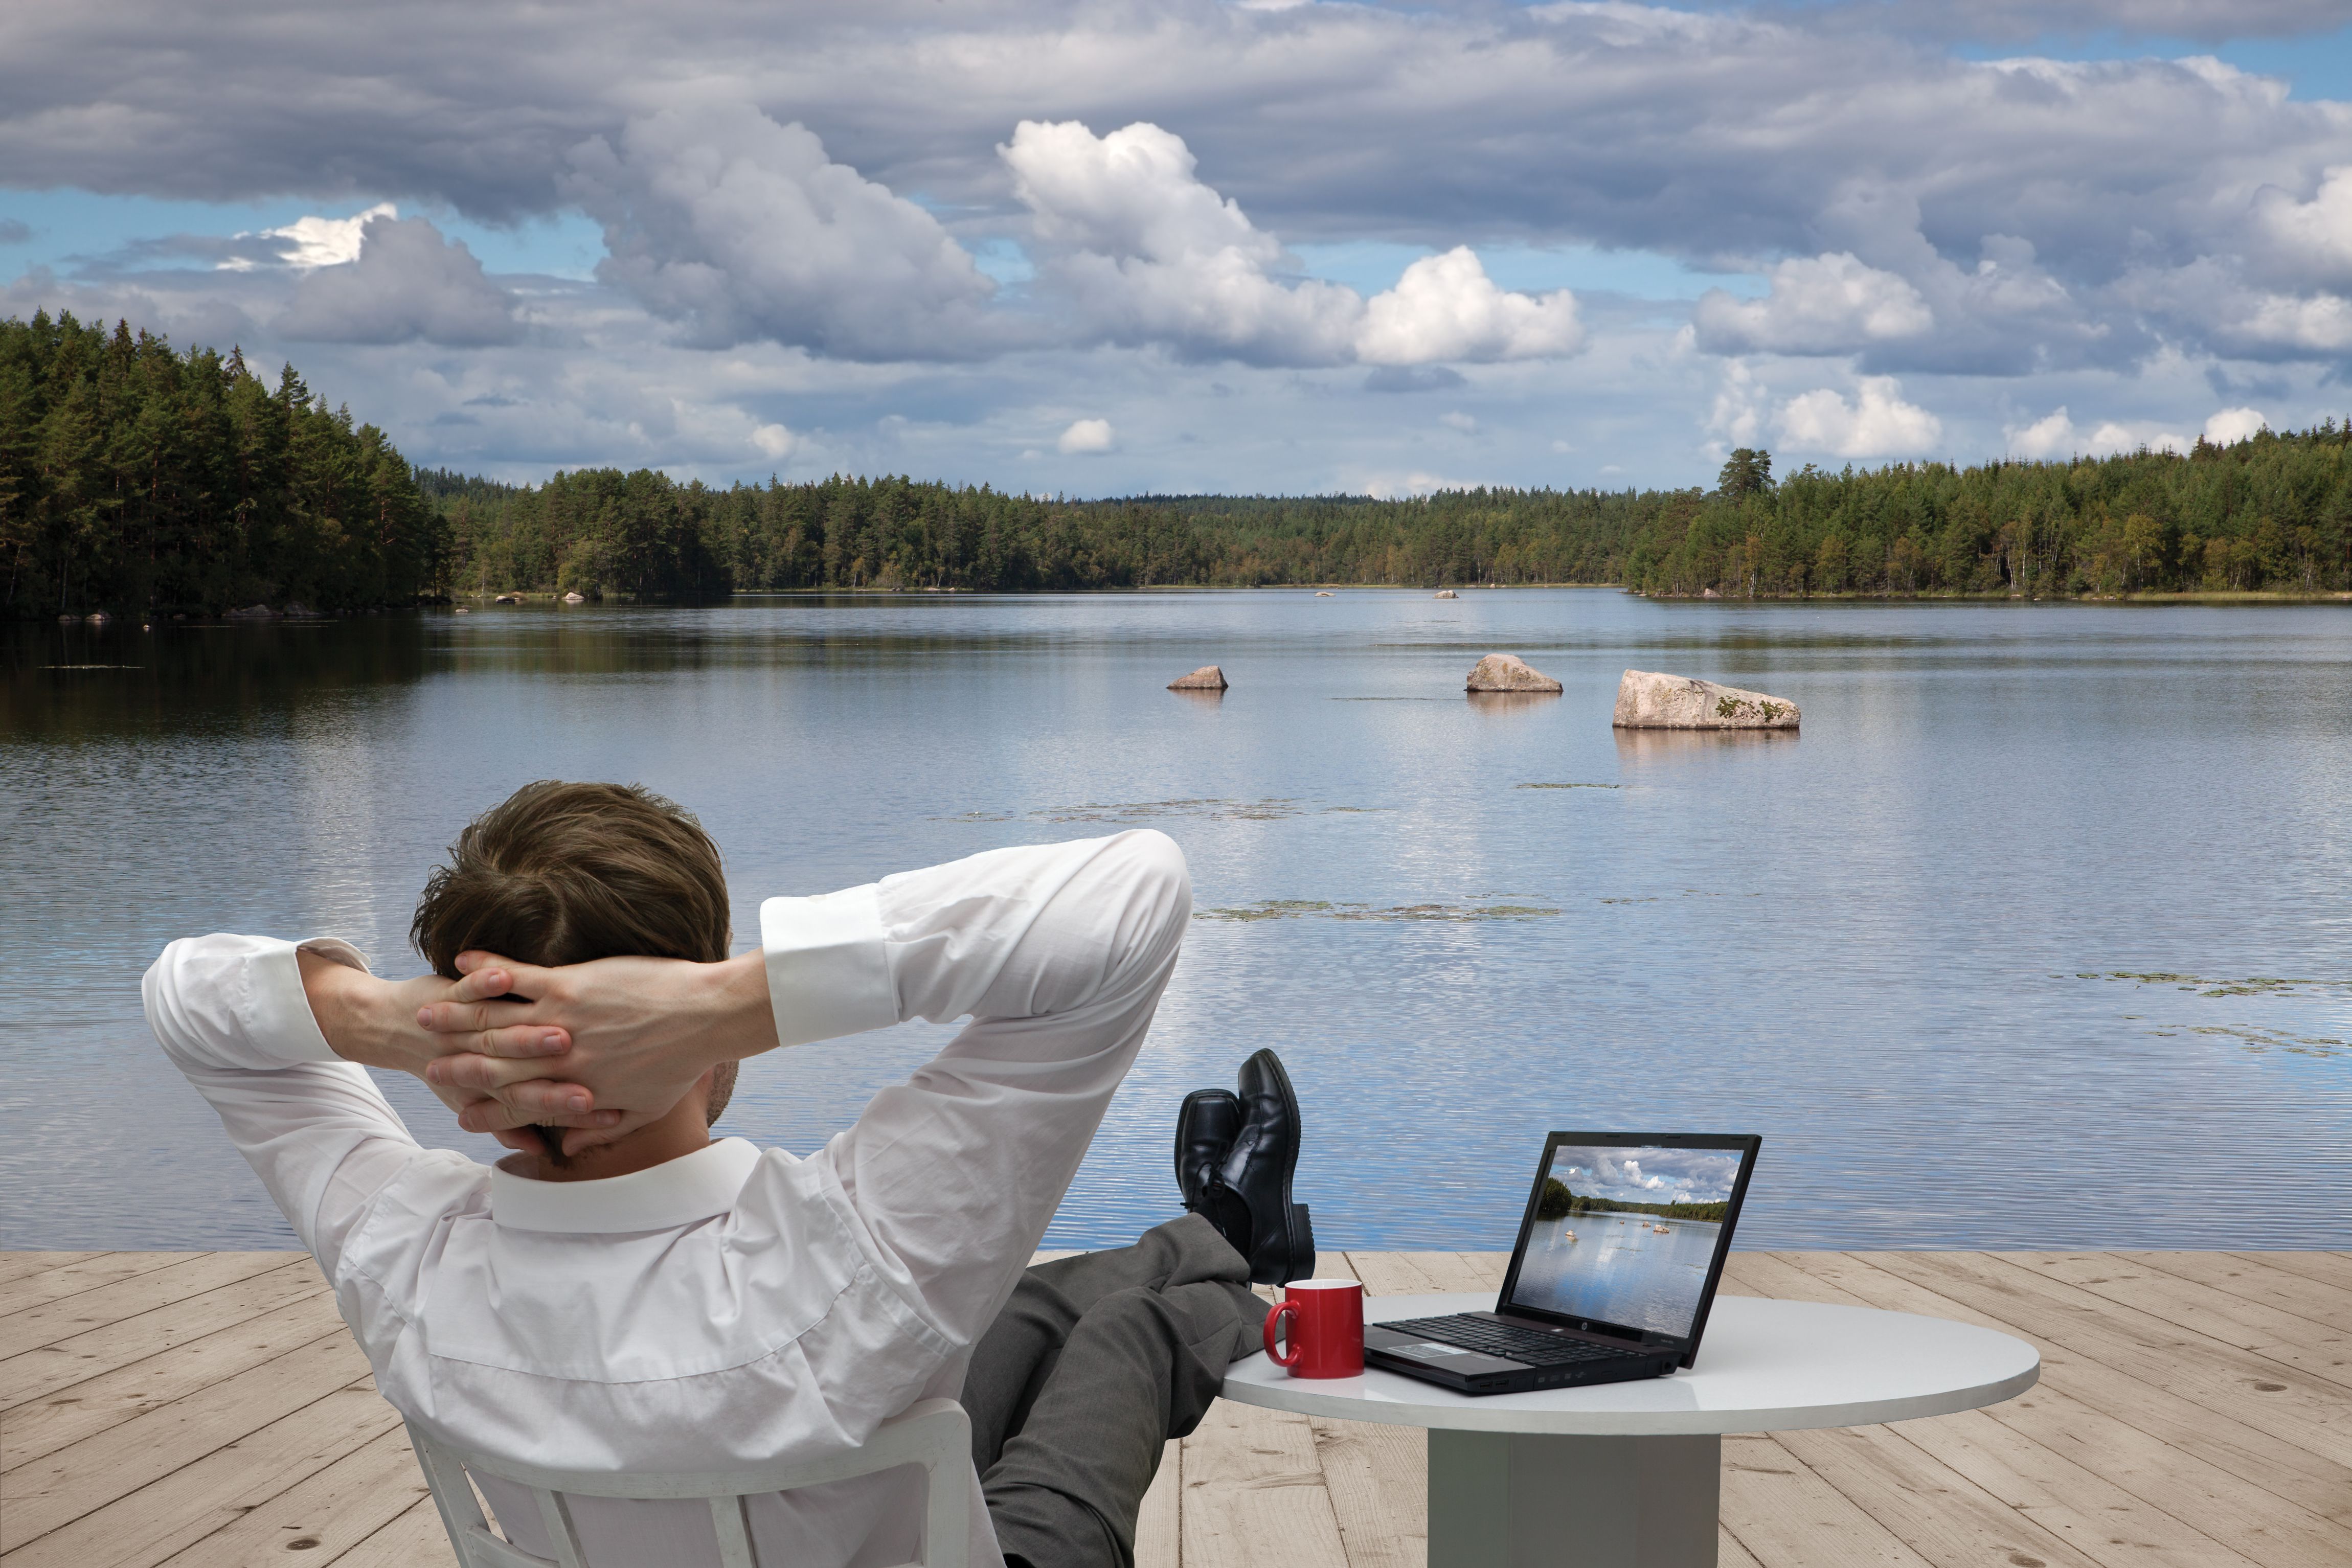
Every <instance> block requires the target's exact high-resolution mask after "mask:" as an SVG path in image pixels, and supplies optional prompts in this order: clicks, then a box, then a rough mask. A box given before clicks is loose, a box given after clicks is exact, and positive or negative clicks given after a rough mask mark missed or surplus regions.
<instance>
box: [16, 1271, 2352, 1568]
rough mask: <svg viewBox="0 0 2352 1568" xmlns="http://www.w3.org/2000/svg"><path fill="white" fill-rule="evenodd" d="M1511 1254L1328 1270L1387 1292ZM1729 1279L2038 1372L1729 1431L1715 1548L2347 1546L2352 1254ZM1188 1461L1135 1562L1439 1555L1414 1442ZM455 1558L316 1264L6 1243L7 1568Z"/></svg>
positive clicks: (1338, 1563) (2333, 1564) (1396, 1565)
mask: <svg viewBox="0 0 2352 1568" xmlns="http://www.w3.org/2000/svg"><path fill="white" fill-rule="evenodd" d="M1502 1263H1503V1259H1502V1257H1501V1256H1500V1255H1497V1254H1488V1253H1428V1252H1421V1253H1395V1252H1387V1253H1383V1252H1356V1253H1347V1254H1327V1255H1326V1257H1325V1259H1324V1260H1323V1265H1322V1271H1323V1272H1325V1273H1327V1274H1328V1273H1332V1272H1336V1271H1338V1270H1339V1268H1341V1267H1346V1268H1349V1269H1352V1270H1353V1271H1354V1272H1355V1273H1356V1275H1357V1276H1358V1277H1359V1278H1360V1279H1362V1280H1363V1281H1365V1283H1366V1284H1367V1285H1368V1286H1369V1287H1370V1289H1371V1291H1373V1292H1374V1293H1375V1294H1380V1293H1393V1292H1411V1291H1451V1290H1474V1289H1493V1288H1494V1287H1495V1285H1496V1282H1497V1281H1498V1278H1499V1274H1500V1270H1501V1266H1502ZM1727 1289H1729V1290H1732V1291H1737V1292H1742V1293H1746V1294H1750V1295H1759V1296H1783V1297H1791V1298H1801V1299H1805V1300H1811V1301H1849V1302H1860V1303H1863V1304H1865V1305H1869V1306H1875V1307H1890V1308H1896V1309H1899V1310H1902V1311H1906V1312H1929V1313H1934V1314H1937V1315H1938V1316H1943V1317H1951V1318H1958V1319H1961V1320H1963V1321H1966V1322H1978V1323H1985V1324H1989V1325H1990V1326H1992V1327H1995V1328H1999V1329H2003V1330H2006V1331H2007V1332H2009V1333H2015V1334H2019V1335H2021V1336H2023V1337H2024V1338H2027V1339H2030V1340H2032V1341H2033V1342H2034V1343H2036V1344H2038V1345H2039V1346H2040V1347H2041V1349H2042V1358H2043V1373H2042V1385H2041V1386H2040V1387H2038V1388H2035V1389H2033V1390H2032V1392H2030V1393H2028V1394H2026V1395H2025V1396H2022V1397H2021V1398H2019V1399H2015V1400H2012V1401H2011V1402H2010V1403H2008V1404H2006V1405H2001V1406H1995V1407H1994V1408H1992V1409H1990V1410H1981V1411H1972V1412H1969V1413H1968V1414H1965V1415H1959V1416H1942V1417H1938V1418H1937V1419H1935V1420H1928V1421H1911V1422H1905V1423H1902V1424H1900V1425H1896V1426H1891V1427H1864V1428H1861V1429H1858V1430H1853V1431H1831V1432H1798V1433H1790V1434H1786V1435H1784V1436H1780V1437H1731V1438H1727V1439H1726V1441H1725V1444H1724V1476H1723V1519H1724V1527H1723V1532H1722V1536H1721V1563H1722V1565H1723V1568H1813V1565H1818V1568H1861V1565H1865V1564H1867V1565H1871V1568H1925V1565H1928V1564H1933V1565H1935V1568H1947V1565H1949V1568H2123V1565H2126V1564H2134V1565H2138V1564H2151V1565H2153V1564H2161V1565H2165V1568H2347V1564H2352V1254H2347V1253H2331V1252H2300V1253H2296V1252H2245V1253H2221V1252H2154V1253H2123V1252H2104V1253H2042V1252H2028V1253H1997V1254H1996V1253H1970V1252H1880V1253H1857V1252H1796V1253H1756V1252H1750V1253H1741V1254H1738V1256H1737V1257H1736V1258H1735V1260H1734V1261H1733V1266H1732V1270H1731V1275H1730V1279H1729V1281H1728V1282H1727ZM1171 1450H1172V1451H1171V1456H1170V1460H1169V1462H1168V1463H1167V1464H1166V1465H1165V1466H1163V1467H1162V1469H1161V1471H1160V1482H1159V1484H1158V1485H1157V1486H1155V1488H1154V1489H1153V1491H1152V1494H1151V1497H1150V1500H1148V1501H1147V1503H1146V1506H1145V1510H1144V1518H1143V1527H1142V1532H1141V1538H1140V1541H1139V1552H1138V1557H1139V1568H1276V1564H1279V1565H1281V1568H1421V1565H1422V1564H1423V1561H1424V1557H1425V1553H1424V1551H1423V1517H1424V1496H1423V1474H1422V1459H1423V1439H1422V1435H1421V1434H1420V1433H1419V1432H1418V1431H1414V1430H1412V1429H1410V1428H1404V1427H1370V1426H1360V1425H1356V1424H1354V1423H1350V1422H1345V1421H1319V1420H1309V1419H1307V1418H1305V1417H1302V1416H1284V1415H1277V1414H1276V1413H1274V1412H1271V1411H1264V1410H1256V1409H1252V1408H1249V1407H1246V1406H1238V1405H1234V1404H1230V1403H1226V1402H1222V1401H1221V1402H1220V1403H1219V1404H1218V1405H1217V1406H1215V1407H1214V1408H1213V1410H1212V1411H1211V1413H1210V1416H1209V1418H1208V1419H1207V1420H1206V1421H1205V1422H1204V1423H1202V1427H1201V1429H1200V1430H1199V1431H1198V1432H1197V1433H1195V1434H1194V1435H1193V1436H1192V1437H1189V1438H1187V1439H1185V1440H1184V1441H1183V1443H1182V1444H1181V1445H1171ZM289 1554H292V1555H289ZM451 1561H452V1559H451V1556H450V1552H449V1548H448V1545H447V1543H446V1541H445V1540H444V1539H443V1537H442V1535H441V1527H440V1522H439V1520H438V1518H437V1517H436V1514H435V1512H434V1510H433V1507H432V1504H431V1502H430V1501H429V1500H427V1498H426V1496H425V1483H424V1481H423V1479H421V1478H420V1477H419V1476H418V1474H417V1471H416V1466H415V1461H414V1460H413V1459H412V1458H410V1456H409V1453H408V1449H407V1447H406V1445H405V1444H404V1442H403V1440H402V1432H401V1428H400V1425H399V1421H398V1419H397V1417H395V1416H394V1414H393V1412H392V1410H391V1408H390V1407H389V1406H386V1405H385V1404H384V1403H383V1401H382V1400H380V1399H378V1398H377V1397H376V1396H375V1393H374V1391H373V1385H371V1383H370V1381H369V1379H368V1375H367V1367H366V1364H365V1363H364V1362H362V1360H361V1358H360V1355H359V1353H358V1351H357V1350H356V1349H355V1348H354V1347H353V1346H352V1343H351V1341H350V1340H349V1338H348V1337H347V1336H346V1335H345V1334H344V1333H343V1328H342V1324H341V1322H340V1321H339V1320H338V1319H337V1318H336V1316H335V1312H334V1308H333V1305H332V1303H331V1300H330V1299H329V1297H328V1295H327V1293H326V1290H325V1287H324V1285H323V1284H322V1283H321V1282H320V1278H319V1274H318V1270H316V1269H315V1268H314V1267H312V1265H311V1263H310V1260H309V1259H308V1258H305V1257H302V1256H300V1255H299V1254H289V1253H263V1252H108V1253H74V1252H17V1253H0V1562H5V1563H6V1564H7V1568H148V1565H150V1564H161V1563H168V1564H172V1565H173V1568H197V1565H199V1564H203V1565H208V1568H209V1565H226V1564H257V1563H289V1562H292V1563H300V1564H302V1565H303V1568H324V1565H325V1564H327V1563H335V1564H338V1565H339V1568H393V1565H431V1568H442V1565H444V1564H447V1563H450V1562H451Z"/></svg>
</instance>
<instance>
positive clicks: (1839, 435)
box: [1779, 376, 1944, 457]
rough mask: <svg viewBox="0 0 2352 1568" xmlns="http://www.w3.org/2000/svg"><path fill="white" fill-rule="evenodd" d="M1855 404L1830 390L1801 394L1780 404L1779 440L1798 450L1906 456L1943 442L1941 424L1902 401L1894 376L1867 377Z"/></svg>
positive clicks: (1854, 455) (1836, 454)
mask: <svg viewBox="0 0 2352 1568" xmlns="http://www.w3.org/2000/svg"><path fill="white" fill-rule="evenodd" d="M1855 392H1856V395H1855V397H1854V400H1853V402H1847V401H1846V399H1845V397H1844V395H1843V393H1841V392H1837V391H1835V390H1833V389H1832V388H1829V387H1820V388H1817V389H1815V390H1814V391H1812V392H1801V393H1799V394H1798V395H1797V396H1795V397H1792V398H1790V400H1789V401H1788V402H1785V403H1783V404H1781V405H1780V421H1779V423H1780V436H1781V439H1782V440H1784V441H1786V442H1787V443H1788V444H1790V445H1791V446H1794V447H1796V448H1797V449H1798V450H1800V451H1806V452H1827V453H1829V454H1831V455H1833V456H1838V457H1907V456H1916V455H1920V454H1922V453H1926V452H1927V451H1928V450H1930V449H1931V448H1933V447H1934V446H1935V444H1937V442H1938V441H1941V440H1942V439H1943V436H1944V425H1943V422H1942V421H1941V420H1939V419H1937V417H1936V416H1935V415H1934V414H1932V413H1928V412H1927V410H1926V409H1924V408H1921V407H1919V406H1918V405H1917V404H1916V403H1908V402H1904V401H1903V386H1902V383H1901V382H1897V381H1896V380H1895V378H1894V377H1892V376H1865V377H1864V378H1863V379H1862V382H1861V384H1860V385H1859V386H1858V387H1857V388H1856V389H1855Z"/></svg>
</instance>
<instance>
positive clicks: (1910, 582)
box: [423, 420, 2352, 598]
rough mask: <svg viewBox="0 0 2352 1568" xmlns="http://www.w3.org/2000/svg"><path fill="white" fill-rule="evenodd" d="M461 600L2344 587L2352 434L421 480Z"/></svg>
mask: <svg viewBox="0 0 2352 1568" xmlns="http://www.w3.org/2000/svg"><path fill="white" fill-rule="evenodd" d="M423 479H424V487H425V490H426V491H427V493H428V494H430V495H432V496H433V497H436V504H437V505H438V506H440V507H442V508H443V509H444V511H445V513H446V516H447V517H448V519H449V525H450V532H451V541H450V559H451V562H452V569H451V574H452V580H453V582H454V583H456V584H457V585H459V587H460V590H461V591H475V592H478V591H496V590H499V589H502V588H526V589H527V588H539V589H557V590H569V589H576V590H579V591H583V592H595V591H599V590H603V591H627V592H635V593H692V592H704V591H714V590H718V589H723V588H732V589H740V590H785V589H851V590H859V589H922V588H932V589H962V590H992V591H1022V590H1036V589H1097V588H1148V587H1156V586H1164V585H1170V584H1185V585H1197V586H1203V587H1208V586H1222V587H1257V586H1275V585H1282V584H1309V583H1362V584H1387V585H1394V586H1421V587H1443V586H1447V585H1454V584H1470V583H1494V584H1497V585H1505V584H1525V583H1570V582H1580V583H1620V584H1622V585H1624V586H1626V587H1628V588H1632V589H1634V590H1637V591H1641V592H1644V593H1651V594H1660V595H1695V596H1696V595H1710V594H1711V595H1717V596H1722V597H1756V598H1775V597H1786V596H1795V595H1804V594H1843V593H1854V594H1885V595H1895V596H1912V595H1927V594H2011V595H2024V596H2028V597H2037V598H2046V597H2060V596H2074V595H2082V594H2123V593H2134V592H2145V591H2276V592H2291V593H2325V592H2342V591H2347V590H2352V426H2346V425H2338V424H2336V423H2335V422H2334V421H2332V420H2331V421H2329V422H2327V423H2324V424H2322V425H2320V426H2318V427H2316V428H2315V429H2313V430H2309V431H2305V432H2301V433H2295V432H2288V433H2285V434H2273V433H2272V432H2269V431H2264V432H2263V433H2261V434H2257V435H2255V436H2252V437H2251V438H2249V439H2247V440H2245V441H2241V442H2238V443H2235V444H2231V445H2228V446H2219V445H2214V444H2209V443H2206V442H2203V441H2200V442H2199V443H2198V444H2197V445H2196V446H2195V447H2194V448H2193V449H2192V450H2190V451H2189V452H2188V453H2185V454H2173V453H2162V452H2147V451H2142V452H2135V453H2128V454H2123V455H2116V456H2110V457H2095V458H2078V459H2075V460H2074V461H2071V462H2063V463H2059V462H2051V463H2011V462H1996V463H1987V464H1980V465H1974V466H1970V467H1965V468H1963V467H1956V466H1953V465H1948V464H1937V463H1921V464H1891V465H1886V466H1885V467H1880V468H1874V469H1855V468H1847V469H1845V470H1843V471H1842V472H1838V473H1827V472H1824V471H1822V470H1821V469H1818V468H1815V467H1813V466H1811V465H1806V466H1805V467H1803V468H1801V469H1800V470H1799V471H1798V472H1797V473H1795V474H1792V475H1790V476H1787V477H1786V478H1785V479H1782V480H1780V481H1779V482H1777V483H1776V482H1775V481H1774V480H1773V478H1772V476H1771V458H1770V455H1769V454H1768V453H1763V452H1759V451H1752V450H1748V449H1742V450H1740V451H1739V452H1737V453H1735V454H1733V455H1732V458H1731V460H1730V461H1729V462H1727V464H1726V465H1724V472H1723V475H1722V476H1721V478H1720V480H1719V482H1718V484H1717V487H1716V488H1715V489H1713V490H1698V489H1691V490H1642V491H1630V490H1629V491H1599V490H1544V489H1536V490H1513V489H1472V490H1454V491H1446V492H1443V493H1440V494H1437V495H1433V496H1427V497H1416V498H1412V499H1404V500H1376V499H1372V498H1370V497H1358V496H1320V497H1234V496H1182V497H1177V496H1143V497H1132V498H1129V499H1125V500H1106V501H1072V500H1064V499H1041V498H1037V497H1027V496H1020V495H1013V494H1007V493H1004V492H1001V491H997V490H993V489H991V488H989V487H987V486H979V487H971V486H964V487H961V488H957V487H951V486H947V485H943V484H937V483H923V482H918V481H916V480H912V479H908V478H903V477H901V478H887V477H886V478H878V479H867V478H847V477H843V476H835V477H833V478H829V479H824V480H821V481H817V482H814V483H806V484H783V483H778V482H771V483H770V484H767V485H737V486H732V487H730V488H728V489H713V488H707V487H705V486H702V485H700V484H698V483H689V484H685V485H679V484H676V483H674V482H672V481H671V480H669V479H667V478H665V477H664V476H660V475H658V474H653V473H647V472H645V471H642V470H641V471H639V472H637V473H635V474H623V473H621V472H619V471H618V470H615V469H598V470H585V471H581V472H575V473H569V474H559V475H557V476H555V477H554V478H553V479H551V480H550V481H549V482H548V483H546V484H544V485H541V486H528V487H510V486H496V485H489V484H487V483H485V482H483V481H479V480H467V479H461V478H459V477H457V476H447V475H427V476H423Z"/></svg>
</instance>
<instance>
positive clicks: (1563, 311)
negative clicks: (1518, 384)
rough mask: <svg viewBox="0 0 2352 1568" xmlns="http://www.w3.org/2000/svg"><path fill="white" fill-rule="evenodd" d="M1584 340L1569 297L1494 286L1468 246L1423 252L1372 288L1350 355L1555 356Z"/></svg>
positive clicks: (1407, 358) (1399, 360) (1383, 361)
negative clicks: (1390, 283) (1379, 289)
mask: <svg viewBox="0 0 2352 1568" xmlns="http://www.w3.org/2000/svg"><path fill="white" fill-rule="evenodd" d="M1583 344H1584V328H1583V326H1582V325H1581V324H1580V322H1579V321H1578V320H1577V319H1576V297H1575V296H1574V295H1573V294H1570V292H1569V291H1568V290H1567V289H1565V288H1561V289H1557V290H1555V291H1553V292H1552V293H1549V294H1546V295H1542V296H1540V297H1538V296H1535V295H1529V294H1511V293H1507V292H1505V291H1504V290H1503V289H1500V288H1497V287H1495V284H1494V281H1493V280H1492V279H1491V278H1489V277H1487V276H1486V268H1485V267H1482V266H1480V265H1479V262H1478V257H1477V256H1476V255H1475V253H1473V252H1472V251H1471V249H1470V247H1469V246H1455V247H1454V249H1452V250H1449V251H1447V252H1446V253H1445V254H1444V255H1443V256H1423V257H1422V258H1421V259H1420V260H1419V261H1416V262H1414V263H1413V264H1412V266H1410V267H1406V268H1405V269H1404V276H1403V277H1400V278H1398V279H1397V285H1396V287H1394V288H1391V289H1389V290H1387V291H1386V292H1384V293H1381V294H1375V295H1373V296H1372V298H1371V299H1370V301H1369V302H1368V303H1367V304H1366V306H1365V308H1364V322H1363V325H1362V326H1361V327H1360V328H1359V329H1357V332H1356V357H1357V358H1358V359H1360V360H1362V361H1365V362H1366V363H1368V364H1375V365H1426V364H1433V363H1436V362H1439V361H1448V360H1452V361H1465V360H1535V359H1560V358H1565V357H1566V356H1568V355H1570V354H1573V353H1574V352H1576V350H1578V349H1580V348H1581V347H1582V346H1583Z"/></svg>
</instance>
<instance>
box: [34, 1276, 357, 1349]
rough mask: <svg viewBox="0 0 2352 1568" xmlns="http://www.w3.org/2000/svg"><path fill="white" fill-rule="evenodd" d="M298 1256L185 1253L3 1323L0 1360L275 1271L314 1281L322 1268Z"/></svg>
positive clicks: (39, 1277) (36, 1307) (45, 1277)
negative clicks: (299, 1271) (308, 1275)
mask: <svg viewBox="0 0 2352 1568" xmlns="http://www.w3.org/2000/svg"><path fill="white" fill-rule="evenodd" d="M296 1256H297V1255H296V1254H291V1253H286V1252H184V1253H182V1254H180V1255H179V1258H178V1260H177V1261H174V1262H171V1263H167V1264H165V1265H164V1266H163V1267H162V1268H160V1269H149V1270H141V1271H140V1272H139V1273H136V1274H132V1275H130V1276H127V1277H125V1278H122V1279H120V1280H112V1281H104V1282H102V1283H100V1284H98V1285H94V1286H92V1287H90V1288H89V1289H88V1290H83V1291H75V1292H74V1293H73V1294H71V1295H68V1296H63V1297H60V1298H58V1299H57V1300H54V1301H44V1302H42V1303H40V1304H39V1305H37V1306H32V1307H26V1308H25V1309H24V1310H22V1311H21V1312H11V1313H9V1314H8V1315H7V1316H6V1317H5V1318H0V1357H5V1356H15V1355H22V1354H24V1353H25V1352H26V1351H28V1350H34V1349H37V1348H38V1347H39V1346H42V1345H45V1344H55V1343H57V1342H58V1341H59V1340H61V1339H69V1338H71V1337H72V1336H74V1335H75V1334H79V1333H89V1331H90V1330H91V1329H94V1328H99V1327H100V1326H102V1325H104V1324H107V1323H114V1322H121V1321H122V1320H123V1319H125V1318H131V1317H137V1316H138V1315H139V1314H140V1313H142V1312H153V1311H154V1310H155V1309H156V1308H158V1307H165V1306H171V1305H173V1304H174V1303H175V1302H179V1301H186V1300H187V1299H188V1298H189V1297H191V1296H200V1295H202V1294H204V1293H205V1291H213V1290H217V1289H219V1288H220V1287H221V1286H223V1285H230V1284H235V1283H236V1281H239V1280H249V1279H251V1278H253V1276H255V1275H257V1274H266V1273H268V1272H269V1271H270V1270H273V1269H292V1268H298V1267H302V1266H305V1265H307V1266H309V1267H310V1270H311V1272H312V1273H313V1275H314V1276H315V1275H316V1273H317V1271H318V1270H317V1265H315V1264H311V1263H310V1260H309V1259H308V1257H307V1256H306V1257H303V1258H302V1260H301V1262H300V1263H299V1264H298V1263H297V1262H296V1261H295V1258H296ZM68 1272H70V1270H64V1269H59V1270H54V1271H53V1272H52V1273H48V1274H41V1275H37V1276H36V1279H38V1280H47V1279H54V1278H56V1277H57V1276H58V1275H59V1274H65V1273H68Z"/></svg>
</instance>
